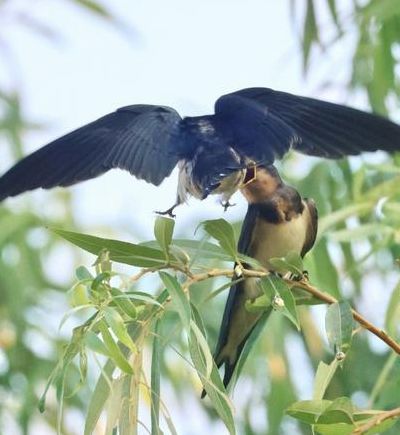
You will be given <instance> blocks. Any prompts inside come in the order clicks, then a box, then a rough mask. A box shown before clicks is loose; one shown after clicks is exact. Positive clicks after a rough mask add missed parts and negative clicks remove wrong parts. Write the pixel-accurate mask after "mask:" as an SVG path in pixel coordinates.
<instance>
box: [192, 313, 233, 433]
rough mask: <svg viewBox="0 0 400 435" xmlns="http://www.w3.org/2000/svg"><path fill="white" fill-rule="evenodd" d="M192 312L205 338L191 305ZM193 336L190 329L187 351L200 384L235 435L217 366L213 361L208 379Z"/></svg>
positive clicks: (205, 367) (199, 321)
mask: <svg viewBox="0 0 400 435" xmlns="http://www.w3.org/2000/svg"><path fill="white" fill-rule="evenodd" d="M192 312H193V321H194V322H195V323H196V325H197V327H198V328H199V330H200V332H201V333H202V334H203V336H205V331H204V326H203V324H202V320H201V317H200V314H199V312H198V311H197V309H196V307H195V306H194V305H192ZM193 336H194V332H193V329H192V331H191V334H190V336H189V351H190V356H191V358H192V361H193V364H194V367H195V369H196V371H197V374H198V376H199V378H200V380H201V382H202V383H203V386H204V389H205V391H206V392H207V394H208V396H209V398H210V400H211V403H212V405H213V407H214V409H215V410H216V412H217V413H218V415H219V416H220V418H221V419H222V421H223V422H224V423H225V426H226V428H227V429H228V431H229V433H230V434H231V435H235V434H236V430H235V423H234V419H233V408H232V404H231V402H230V400H229V398H228V395H227V394H226V390H225V387H224V384H223V383H222V380H221V377H220V375H219V372H218V369H217V366H216V365H215V363H214V360H212V370H211V373H210V376H209V378H208V377H207V371H208V369H207V363H206V359H205V356H204V354H203V351H202V349H201V348H200V346H199V345H198V341H197V340H196V339H195V338H194V337H193Z"/></svg>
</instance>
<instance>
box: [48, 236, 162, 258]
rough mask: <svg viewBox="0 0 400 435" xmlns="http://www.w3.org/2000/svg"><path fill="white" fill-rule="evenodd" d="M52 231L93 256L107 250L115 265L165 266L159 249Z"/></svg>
mask: <svg viewBox="0 0 400 435" xmlns="http://www.w3.org/2000/svg"><path fill="white" fill-rule="evenodd" d="M52 231H53V232H54V233H56V234H58V235H59V236H61V237H63V238H64V239H65V240H68V241H69V242H71V243H73V244H74V245H76V246H79V247H80V248H82V249H84V250H85V251H88V252H90V253H91V254H94V255H98V254H99V252H100V251H102V250H103V249H107V250H108V251H109V253H110V259H111V260H112V261H115V262H117V263H124V264H130V265H132V266H138V267H154V266H160V265H163V264H165V255H164V253H163V252H162V251H160V250H159V249H153V248H149V247H147V246H142V245H135V244H133V243H128V242H122V241H119V240H112V239H102V238H100V237H95V236H89V235H87V234H80V233H75V232H72V231H64V230H60V229H52Z"/></svg>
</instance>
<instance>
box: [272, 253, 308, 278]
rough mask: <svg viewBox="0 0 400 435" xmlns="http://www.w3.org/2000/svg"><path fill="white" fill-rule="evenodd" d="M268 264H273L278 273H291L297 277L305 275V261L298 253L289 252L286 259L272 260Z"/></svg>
mask: <svg viewBox="0 0 400 435" xmlns="http://www.w3.org/2000/svg"><path fill="white" fill-rule="evenodd" d="M268 263H269V264H271V265H272V266H273V267H274V270H276V271H277V272H282V273H286V272H291V273H293V274H294V275H297V276H301V275H302V274H303V270H304V268H303V260H302V258H301V257H300V255H299V254H298V253H297V252H289V253H288V255H287V256H286V257H278V258H270V259H269V260H268Z"/></svg>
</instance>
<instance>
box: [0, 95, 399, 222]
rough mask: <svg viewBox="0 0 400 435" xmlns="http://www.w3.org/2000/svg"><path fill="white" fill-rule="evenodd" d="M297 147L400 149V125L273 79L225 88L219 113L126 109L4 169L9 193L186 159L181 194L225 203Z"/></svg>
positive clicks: (162, 167) (153, 173)
mask: <svg viewBox="0 0 400 435" xmlns="http://www.w3.org/2000/svg"><path fill="white" fill-rule="evenodd" d="M290 149H294V150H296V151H299V152H302V153H304V154H308V155H311V156H319V157H325V158H330V159H332V158H333V159H336V158H341V157H343V156H346V155H353V154H359V153H361V152H363V151H376V150H378V149H379V150H384V151H388V152H394V151H398V150H400V126H398V125H396V124H395V123H393V122H391V121H389V120H388V119H385V118H383V117H381V116H377V115H373V114H369V113H366V112H363V111H360V110H356V109H352V108H350V107H346V106H342V105H338V104H333V103H328V102H324V101H321V100H317V99H313V98H306V97H299V96H296V95H292V94H289V93H285V92H279V91H274V90H272V89H268V88H248V89H242V90H240V91H236V92H232V93H230V94H227V95H223V96H221V97H220V98H218V100H217V101H216V103H215V113H214V114H213V115H204V116H197V117H184V118H182V117H181V116H180V115H179V114H178V113H177V112H176V111H175V110H174V109H172V108H170V107H166V106H154V105H143V104H139V105H133V106H127V107H123V108H121V109H118V110H117V111H116V112H113V113H110V114H108V115H105V116H103V117H102V118H100V119H98V120H96V121H94V122H91V123H90V124H87V125H85V126H83V127H81V128H78V129H77V130H74V131H72V132H71V133H68V134H67V135H65V136H62V137H60V138H58V139H56V140H54V141H53V142H51V143H49V144H48V145H46V146H44V147H43V148H40V149H39V150H37V151H35V152H34V153H32V154H30V155H28V156H27V157H25V158H23V159H22V160H20V161H19V162H18V163H16V164H15V165H14V166H13V167H12V168H11V169H9V170H8V171H7V172H6V173H5V174H4V175H3V176H2V177H0V201H1V200H4V199H5V198H7V197H10V196H16V195H19V194H21V193H23V192H25V191H28V190H33V189H36V188H39V187H42V188H45V189H49V188H52V187H55V186H64V187H66V186H70V185H72V184H75V183H79V182H81V181H85V180H89V179H91V178H95V177H97V176H99V175H101V174H103V173H105V172H107V171H108V170H110V169H113V168H119V169H124V170H127V171H129V172H130V173H131V174H132V175H134V176H135V177H137V178H139V179H143V180H145V181H147V182H149V183H152V184H154V185H156V186H158V185H159V184H160V183H161V182H162V181H163V180H164V179H165V178H166V177H168V176H169V175H170V174H171V172H172V170H173V169H174V168H175V167H176V166H178V168H179V182H178V188H177V198H176V202H175V204H174V205H173V206H172V207H170V208H169V209H168V210H166V212H165V213H168V214H171V215H172V213H173V210H174V208H175V207H176V206H177V205H179V204H181V203H183V202H185V201H186V199H187V197H188V196H190V195H191V196H194V197H196V198H198V199H204V198H206V197H207V196H208V195H210V194H221V195H222V197H223V204H224V206H225V207H227V206H229V198H230V196H231V195H232V194H233V193H234V192H235V191H236V190H238V189H240V188H241V187H242V186H243V184H244V183H245V182H246V179H247V178H248V177H249V175H251V173H252V171H254V168H255V167H256V166H258V165H266V166H268V165H271V164H273V162H274V160H275V159H279V158H281V157H283V156H284V155H285V154H286V153H287V152H288V151H289V150H290Z"/></svg>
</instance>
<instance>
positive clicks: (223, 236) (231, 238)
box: [202, 219, 237, 258]
mask: <svg viewBox="0 0 400 435" xmlns="http://www.w3.org/2000/svg"><path fill="white" fill-rule="evenodd" d="M202 226H203V228H204V230H205V231H206V232H207V233H208V234H209V235H210V236H211V237H214V239H215V240H217V241H218V243H219V245H220V246H221V248H222V249H223V250H224V251H225V252H226V253H227V254H229V255H231V256H232V258H236V257H237V249H236V241H235V233H234V231H233V227H232V225H231V224H230V223H228V222H227V221H226V220H225V219H214V220H208V221H204V222H203V223H202Z"/></svg>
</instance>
